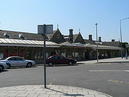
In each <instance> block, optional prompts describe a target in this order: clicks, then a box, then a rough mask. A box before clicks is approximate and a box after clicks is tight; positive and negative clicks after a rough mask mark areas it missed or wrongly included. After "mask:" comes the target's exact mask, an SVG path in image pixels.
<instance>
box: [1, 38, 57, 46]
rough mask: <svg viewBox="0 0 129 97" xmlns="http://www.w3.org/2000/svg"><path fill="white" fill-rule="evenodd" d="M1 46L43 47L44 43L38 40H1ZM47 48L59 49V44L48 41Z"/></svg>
mask: <svg viewBox="0 0 129 97" xmlns="http://www.w3.org/2000/svg"><path fill="white" fill-rule="evenodd" d="M0 45H1V46H25V47H43V45H44V41H37V40H20V39H7V38H0ZM46 46H47V47H59V45H58V44H57V43H54V42H50V41H46Z"/></svg>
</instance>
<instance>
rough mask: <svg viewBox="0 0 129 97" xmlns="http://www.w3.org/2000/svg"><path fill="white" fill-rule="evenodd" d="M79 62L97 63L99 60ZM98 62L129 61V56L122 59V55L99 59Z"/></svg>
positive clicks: (82, 62)
mask: <svg viewBox="0 0 129 97" xmlns="http://www.w3.org/2000/svg"><path fill="white" fill-rule="evenodd" d="M78 63H81V64H85V63H88V64H94V63H97V60H90V61H80V62H78ZM98 63H129V58H128V59H125V58H123V59H122V58H121V57H117V58H108V59H99V60H98Z"/></svg>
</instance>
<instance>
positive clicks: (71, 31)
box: [69, 29, 73, 43]
mask: <svg viewBox="0 0 129 97" xmlns="http://www.w3.org/2000/svg"><path fill="white" fill-rule="evenodd" d="M69 42H70V43H72V42H73V29H69Z"/></svg>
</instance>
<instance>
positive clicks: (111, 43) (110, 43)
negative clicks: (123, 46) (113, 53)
mask: <svg viewBox="0 0 129 97" xmlns="http://www.w3.org/2000/svg"><path fill="white" fill-rule="evenodd" d="M102 44H103V45H107V46H120V42H119V41H113V42H102Z"/></svg>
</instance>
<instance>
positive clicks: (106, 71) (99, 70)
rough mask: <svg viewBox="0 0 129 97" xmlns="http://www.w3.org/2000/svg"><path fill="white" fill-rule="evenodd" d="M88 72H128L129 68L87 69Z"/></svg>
mask: <svg viewBox="0 0 129 97" xmlns="http://www.w3.org/2000/svg"><path fill="white" fill-rule="evenodd" d="M88 71H89V72H129V70H88Z"/></svg>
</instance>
